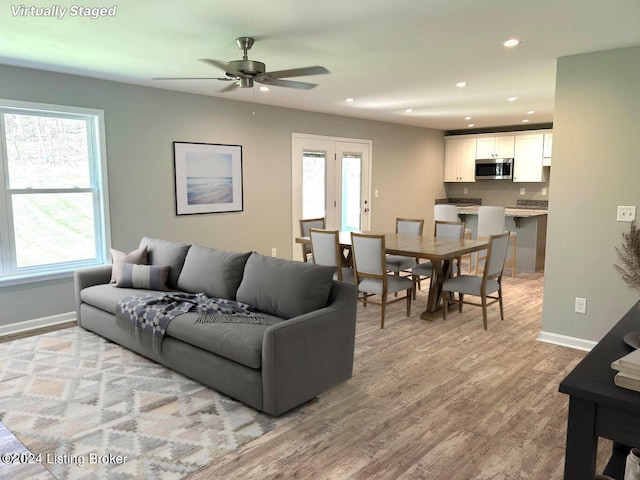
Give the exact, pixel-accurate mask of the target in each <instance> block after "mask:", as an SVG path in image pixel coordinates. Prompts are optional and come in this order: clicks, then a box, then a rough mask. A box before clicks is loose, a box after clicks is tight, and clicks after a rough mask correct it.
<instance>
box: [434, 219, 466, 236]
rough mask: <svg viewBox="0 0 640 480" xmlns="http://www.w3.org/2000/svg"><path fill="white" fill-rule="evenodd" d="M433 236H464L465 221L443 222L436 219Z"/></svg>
mask: <svg viewBox="0 0 640 480" xmlns="http://www.w3.org/2000/svg"><path fill="white" fill-rule="evenodd" d="M433 236H434V237H441V238H463V237H464V222H443V221H440V220H436V223H435V227H434V229H433Z"/></svg>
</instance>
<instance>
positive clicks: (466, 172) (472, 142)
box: [444, 137, 476, 182]
mask: <svg viewBox="0 0 640 480" xmlns="http://www.w3.org/2000/svg"><path fill="white" fill-rule="evenodd" d="M475 168H476V139H475V138H469V137H464V138H447V139H445V159H444V181H445V182H475V181H476V179H475Z"/></svg>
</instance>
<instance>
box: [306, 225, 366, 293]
mask: <svg viewBox="0 0 640 480" xmlns="http://www.w3.org/2000/svg"><path fill="white" fill-rule="evenodd" d="M309 237H310V238H311V254H312V255H311V257H312V259H313V263H316V264H318V265H329V266H332V267H336V273H334V274H333V278H334V279H335V280H339V281H341V282H348V283H355V277H354V275H353V269H351V268H349V267H344V266H343V265H342V254H341V253H340V241H339V233H338V230H322V229H318V228H310V229H309Z"/></svg>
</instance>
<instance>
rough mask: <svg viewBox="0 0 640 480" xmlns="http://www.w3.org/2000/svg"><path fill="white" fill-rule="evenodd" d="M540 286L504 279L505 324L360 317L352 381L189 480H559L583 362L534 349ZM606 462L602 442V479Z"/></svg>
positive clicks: (473, 313)
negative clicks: (571, 394) (569, 378)
mask: <svg viewBox="0 0 640 480" xmlns="http://www.w3.org/2000/svg"><path fill="white" fill-rule="evenodd" d="M542 285H543V278H542V275H541V274H526V273H518V276H517V277H516V278H515V279H512V278H510V277H505V280H504V296H505V320H504V321H500V318H499V314H498V308H497V305H494V306H492V307H490V316H489V330H488V331H484V330H483V329H482V319H481V309H480V308H479V307H472V306H465V310H464V312H463V313H462V314H458V313H457V311H456V312H455V313H452V314H451V315H450V316H449V318H448V319H447V322H446V323H445V322H443V321H442V319H441V317H440V315H435V316H434V317H433V322H428V321H424V320H420V318H419V315H420V313H421V311H422V309H423V308H424V305H425V302H426V293H425V292H424V291H423V292H419V293H418V301H417V303H414V305H413V311H412V314H411V317H409V318H406V317H405V316H404V313H403V309H404V303H403V302H399V303H396V304H394V305H392V306H391V307H389V311H388V315H387V320H386V324H385V328H384V330H380V317H379V312H380V310H379V307H376V306H373V305H370V306H368V307H367V308H366V309H365V308H363V307H362V306H360V307H359V311H358V322H357V338H356V355H355V366H354V375H353V378H352V379H351V380H350V381H348V382H346V383H345V384H343V385H340V386H338V387H336V388H334V389H332V390H331V391H329V392H327V393H325V394H323V395H321V396H320V397H319V398H318V399H316V400H314V401H312V402H310V403H308V404H306V405H304V406H303V407H301V408H299V409H298V410H297V411H294V412H292V413H291V414H287V415H285V421H284V422H283V423H284V424H283V425H281V426H279V427H278V428H276V429H275V430H273V431H272V432H270V433H268V434H267V435H264V436H263V437H261V438H259V439H257V440H255V441H253V442H251V443H249V444H247V445H246V446H244V447H243V448H241V449H239V450H237V451H235V452H232V453H231V454H228V455H226V456H225V457H223V458H222V459H220V460H218V461H216V462H215V463H213V464H212V465H210V466H208V467H206V468H204V469H202V470H201V471H200V472H197V473H196V474H193V475H191V476H190V477H189V480H205V479H207V480H208V479H210V478H221V479H267V478H300V479H363V480H364V479H367V480H368V479H372V478H375V479H377V480H379V479H398V478H406V479H427V478H428V479H447V480H453V479H461V480H462V479H464V480H468V479H527V478H529V479H536V480H539V479H560V478H562V475H563V468H564V442H565V431H566V419H567V400H568V399H567V397H566V395H563V394H561V393H559V392H558V384H559V383H560V381H561V380H562V379H563V378H564V377H565V376H566V374H567V373H568V372H569V371H570V370H571V369H572V368H573V367H574V366H575V365H576V363H577V362H578V361H580V359H582V358H583V356H584V352H580V351H578V350H572V349H569V348H564V347H559V346H554V345H549V344H545V343H540V342H537V341H536V337H537V335H538V333H539V332H540V324H541V311H542ZM610 452H611V442H609V441H606V440H602V439H601V440H600V448H599V458H598V471H599V472H601V471H602V469H603V468H604V465H605V464H606V460H607V459H608V456H609V455H610Z"/></svg>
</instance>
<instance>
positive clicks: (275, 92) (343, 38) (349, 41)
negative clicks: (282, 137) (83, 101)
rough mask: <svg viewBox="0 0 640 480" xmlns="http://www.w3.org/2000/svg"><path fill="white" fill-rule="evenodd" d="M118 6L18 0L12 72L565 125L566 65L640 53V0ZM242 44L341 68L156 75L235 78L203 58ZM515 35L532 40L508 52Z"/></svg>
mask: <svg viewBox="0 0 640 480" xmlns="http://www.w3.org/2000/svg"><path fill="white" fill-rule="evenodd" d="M115 1H116V0H98V1H95V0H87V1H84V2H79V3H73V2H66V3H65V2H64V1H62V2H57V3H56V2H51V3H50V2H44V3H42V4H41V5H43V6H51V5H52V4H54V3H55V4H57V5H61V6H63V7H64V6H69V5H78V4H82V5H86V6H94V7H95V6H107V7H110V6H113V5H116V7H117V11H116V15H115V17H110V18H109V17H107V18H101V19H95V20H93V19H90V18H86V17H84V18H82V17H71V16H69V13H67V15H66V16H65V17H64V18H62V19H55V18H36V17H33V16H30V15H29V16H20V15H18V16H14V15H13V12H12V9H11V5H10V3H9V2H5V3H4V5H3V6H2V7H0V9H1V11H0V63H2V64H8V65H17V66H24V67H32V68H38V69H43V70H51V71H57V72H66V73H72V74H79V75H86V76H90V77H97V78H105V79H110V80H116V81H122V82H127V83H132V84H137V85H146V86H153V87H158V88H166V89H171V90H179V91H184V92H193V93H199V94H203V95H211V96H220V97H224V98H229V99H234V100H240V101H247V102H256V103H260V104H267V105H275V106H281V107H288V108H296V109H302V110H310V111H315V112H325V113H332V114H338V115H346V116H352V117H360V118H368V119H374V120H382V121H387V122H394V123H400V124H406V125H416V126H423V127H431V128H436V129H441V130H457V129H465V128H469V127H468V126H467V125H468V124H469V123H473V124H474V125H475V127H474V128H485V127H499V126H506V125H521V124H522V120H523V119H528V120H529V121H530V123H531V124H539V123H546V122H551V121H553V105H554V87H555V68H556V59H557V58H558V57H563V56H567V55H574V54H580V53H587V52H595V51H600V50H608V49H613V48H620V47H626V46H632V45H638V44H640V1H639V0H609V1H603V0H535V1H533V0H316V1H311V0H244V1H233V2H232V1H230V0H184V1H182V2H178V1H175V0H128V1H118V2H116V3H113V2H115ZM45 4H46V5H45ZM13 5H20V3H19V2H14V3H13ZM25 5H27V6H30V5H31V4H29V3H27V4H25ZM238 36H253V37H255V38H256V43H255V45H254V46H253V48H252V50H251V51H250V52H249V58H250V59H252V60H259V61H262V62H264V63H266V65H267V70H272V71H273V70H282V69H289V68H296V67H305V66H310V65H322V66H324V67H326V68H327V69H328V70H329V71H330V72H331V73H330V74H329V75H317V76H313V77H298V78H295V79H294V80H301V81H309V82H313V83H318V87H316V88H315V89H313V90H308V91H300V90H294V89H289V88H279V87H273V88H272V89H271V90H270V91H269V92H260V91H259V90H258V89H257V88H253V89H236V90H235V91H233V92H230V93H218V92H217V91H218V90H220V89H221V88H224V87H225V86H227V83H225V82H218V81H216V80H208V81H198V80H190V81H186V80H185V81H158V80H153V79H152V78H153V77H189V76H195V77H209V76H211V77H215V76H223V72H221V71H218V70H217V69H216V68H214V67H212V66H210V65H208V64H205V63H203V62H200V61H198V59H200V58H213V59H218V60H224V61H229V60H237V59H240V58H241V57H242V52H241V51H240V50H239V49H238V47H237V46H236V44H235V38H236V37H238ZM511 37H516V38H518V39H520V40H521V41H522V43H521V45H520V46H518V47H516V48H514V49H506V48H505V47H503V46H502V42H503V41H504V40H507V39H509V38H511ZM459 81H466V82H468V86H467V87H465V88H458V87H456V86H455V84H456V82H459ZM0 85H1V79H0ZM510 96H516V97H517V98H518V99H517V100H516V101H515V102H508V101H507V100H506V99H507V97H510ZM346 97H353V98H355V102H353V103H350V104H348V103H347V102H346V101H345V98H346ZM407 108H413V112H412V113H410V114H409V113H406V112H405V109H407ZM530 110H533V111H535V113H533V114H527V112H528V111H530ZM465 116H471V117H472V120H471V121H467V120H465V119H464V117H465Z"/></svg>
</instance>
